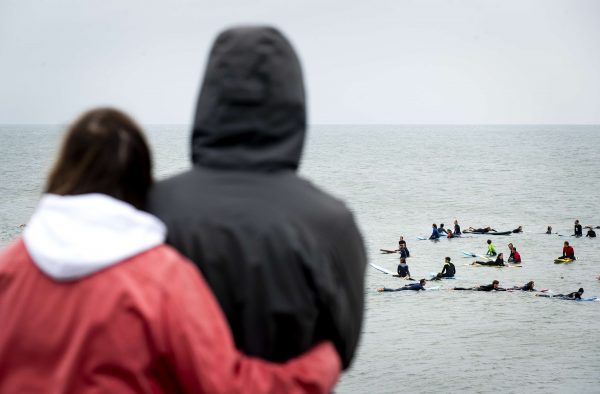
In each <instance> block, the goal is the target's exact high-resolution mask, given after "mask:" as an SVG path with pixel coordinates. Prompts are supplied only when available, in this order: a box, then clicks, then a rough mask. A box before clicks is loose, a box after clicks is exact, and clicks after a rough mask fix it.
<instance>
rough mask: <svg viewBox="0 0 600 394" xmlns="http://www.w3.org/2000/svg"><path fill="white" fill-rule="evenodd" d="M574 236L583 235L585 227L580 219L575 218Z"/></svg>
mask: <svg viewBox="0 0 600 394" xmlns="http://www.w3.org/2000/svg"><path fill="white" fill-rule="evenodd" d="M573 230H574V234H573V235H574V236H576V237H581V236H582V235H583V229H582V228H581V224H579V220H575V226H574V228H573Z"/></svg>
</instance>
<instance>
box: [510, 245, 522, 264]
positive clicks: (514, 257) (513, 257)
mask: <svg viewBox="0 0 600 394" xmlns="http://www.w3.org/2000/svg"><path fill="white" fill-rule="evenodd" d="M508 249H510V256H508V262H509V263H512V264H521V255H520V254H519V252H517V248H515V247H514V246H513V244H512V243H509V244H508Z"/></svg>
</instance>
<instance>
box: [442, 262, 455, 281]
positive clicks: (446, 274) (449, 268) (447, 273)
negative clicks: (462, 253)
mask: <svg viewBox="0 0 600 394" xmlns="http://www.w3.org/2000/svg"><path fill="white" fill-rule="evenodd" d="M455 274H456V267H455V266H454V264H452V263H451V262H450V257H446V258H445V259H444V267H443V268H442V272H440V275H441V276H442V278H454V275H455Z"/></svg>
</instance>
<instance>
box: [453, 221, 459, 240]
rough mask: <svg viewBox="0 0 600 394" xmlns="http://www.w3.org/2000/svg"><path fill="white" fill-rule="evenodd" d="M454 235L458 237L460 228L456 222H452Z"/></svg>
mask: <svg viewBox="0 0 600 394" xmlns="http://www.w3.org/2000/svg"><path fill="white" fill-rule="evenodd" d="M454 235H455V236H457V237H460V226H459V225H458V220H454Z"/></svg>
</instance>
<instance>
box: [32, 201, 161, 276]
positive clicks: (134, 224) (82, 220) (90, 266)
mask: <svg viewBox="0 0 600 394" xmlns="http://www.w3.org/2000/svg"><path fill="white" fill-rule="evenodd" d="M165 237H166V228H165V225H164V224H163V223H162V222H161V221H160V220H158V219H157V218H156V217H154V216H152V215H150V214H149V213H146V212H143V211H140V210H137V209H136V208H134V207H133V206H132V205H129V204H127V203H125V202H123V201H120V200H117V199H115V198H112V197H109V196H107V195H104V194H82V195H76V196H59V195H55V194H45V195H44V196H43V197H42V199H41V200H40V203H39V204H38V207H37V208H36V211H35V212H34V214H33V216H32V217H31V220H30V221H29V224H28V225H27V227H26V229H25V231H24V234H23V240H24V242H25V246H26V248H27V251H28V252H29V254H30V255H31V258H32V259H33V261H34V263H35V264H36V265H37V266H38V268H39V269H40V270H41V271H43V272H44V273H45V274H47V275H48V276H50V277H52V278H53V279H56V280H72V279H78V278H82V277H84V276H88V275H91V274H93V273H94V272H97V271H99V270H101V269H104V268H107V267H110V266H111V265H114V264H116V263H118V262H120V261H122V260H125V259H127V258H129V257H132V256H134V255H136V254H139V253H141V252H144V251H146V250H148V249H151V248H153V247H154V246H158V245H160V244H162V243H163V242H164V240H165Z"/></svg>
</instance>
